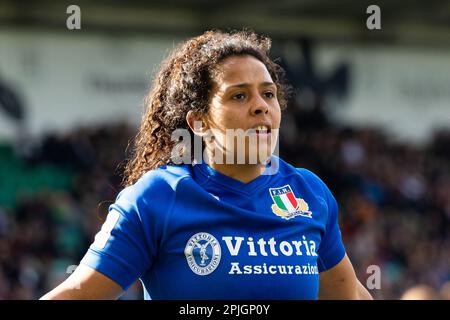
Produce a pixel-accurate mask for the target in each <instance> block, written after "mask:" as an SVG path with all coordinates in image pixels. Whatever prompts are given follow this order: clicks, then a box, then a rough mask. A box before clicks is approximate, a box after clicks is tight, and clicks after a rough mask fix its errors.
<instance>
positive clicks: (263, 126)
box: [249, 124, 271, 134]
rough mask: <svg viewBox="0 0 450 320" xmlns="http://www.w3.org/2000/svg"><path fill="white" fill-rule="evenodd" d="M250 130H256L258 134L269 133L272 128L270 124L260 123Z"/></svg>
mask: <svg viewBox="0 0 450 320" xmlns="http://www.w3.org/2000/svg"><path fill="white" fill-rule="evenodd" d="M249 131H250V132H254V133H256V134H269V133H270V131H271V130H270V126H269V125H266V124H260V125H257V126H254V127H253V128H251V129H250V130H249Z"/></svg>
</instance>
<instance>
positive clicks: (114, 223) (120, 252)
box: [81, 187, 155, 290]
mask: <svg viewBox="0 0 450 320" xmlns="http://www.w3.org/2000/svg"><path fill="white" fill-rule="evenodd" d="M129 188H130V187H129ZM129 188H128V189H124V190H123V191H122V192H121V193H120V194H119V195H118V197H117V199H116V202H115V203H114V204H112V205H111V206H110V208H109V213H108V216H107V218H106V221H105V222H104V224H103V226H102V228H101V230H100V231H99V232H98V233H97V235H96V236H95V240H94V242H93V243H92V244H91V246H90V247H89V249H88V251H87V253H86V254H85V256H84V257H83V259H82V260H81V263H83V264H85V265H87V266H89V267H91V268H93V269H95V270H96V271H98V272H100V273H102V274H104V275H105V276H107V277H108V278H110V279H111V280H113V281H115V282H116V283H117V284H119V285H120V286H121V287H122V288H123V289H124V290H127V289H128V288H129V287H130V286H131V285H132V284H133V283H134V282H135V281H136V280H137V279H138V278H140V277H141V276H142V275H143V274H144V273H145V272H146V270H148V269H149V268H150V266H151V263H152V256H151V253H152V252H155V248H154V246H155V244H154V243H152V241H149V240H148V236H147V235H146V234H145V232H144V223H143V221H142V212H145V211H146V210H145V207H144V206H145V203H144V202H143V201H141V200H140V199H139V197H136V196H135V195H134V194H133V192H132V190H131V189H129Z"/></svg>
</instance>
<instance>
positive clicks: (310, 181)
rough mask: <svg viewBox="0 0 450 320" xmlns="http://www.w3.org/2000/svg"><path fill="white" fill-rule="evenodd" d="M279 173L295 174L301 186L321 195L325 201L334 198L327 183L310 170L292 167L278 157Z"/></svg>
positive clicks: (285, 174)
mask: <svg viewBox="0 0 450 320" xmlns="http://www.w3.org/2000/svg"><path fill="white" fill-rule="evenodd" d="M280 173H281V174H282V175H284V176H295V177H296V178H297V180H298V181H299V182H300V183H301V184H302V185H303V187H305V188H307V189H310V190H311V191H312V192H313V193H314V194H316V195H319V196H321V197H323V198H324V199H326V200H327V201H330V200H332V199H333V198H334V196H333V194H332V192H331V191H330V189H329V188H328V186H327V184H326V183H325V182H324V181H323V180H322V179H321V178H320V177H319V176H318V175H317V174H316V173H314V172H312V171H311V170H308V169H306V168H301V167H294V166H293V165H291V164H289V163H287V162H285V161H283V160H281V159H280Z"/></svg>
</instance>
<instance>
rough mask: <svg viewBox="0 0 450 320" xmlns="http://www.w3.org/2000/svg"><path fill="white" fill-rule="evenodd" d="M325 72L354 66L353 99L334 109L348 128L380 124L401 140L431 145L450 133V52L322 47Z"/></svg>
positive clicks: (321, 67) (320, 60) (342, 102)
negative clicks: (436, 134) (438, 133)
mask: <svg viewBox="0 0 450 320" xmlns="http://www.w3.org/2000/svg"><path fill="white" fill-rule="evenodd" d="M317 53H318V59H317V60H318V65H319V67H320V69H321V71H322V72H323V73H325V74H326V73H327V72H329V70H331V69H332V68H333V66H335V64H336V63H337V62H343V61H346V62H348V63H350V65H351V72H350V74H351V77H350V80H351V82H350V95H349V96H348V97H347V98H346V99H344V100H342V101H340V102H339V103H338V104H335V105H333V106H331V105H330V109H333V110H335V111H336V112H335V113H334V116H335V117H336V118H337V119H339V121H341V122H342V123H348V124H352V125H356V126H367V125H375V126H382V127H384V128H385V129H386V130H388V131H389V132H390V133H391V134H392V136H393V137H395V138H397V139H401V140H413V141H417V142H426V140H427V138H429V137H430V134H431V133H432V132H433V130H434V129H435V128H441V127H445V128H448V129H450V50H444V49H441V50H436V49H432V48H423V47H393V46H390V47H384V46H380V45H367V46H338V45H325V44H323V45H320V46H318V48H317Z"/></svg>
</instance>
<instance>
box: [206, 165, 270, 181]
mask: <svg viewBox="0 0 450 320" xmlns="http://www.w3.org/2000/svg"><path fill="white" fill-rule="evenodd" d="M209 166H210V167H211V168H213V169H214V170H216V171H218V172H220V173H222V174H224V175H226V176H228V177H230V178H233V179H236V180H239V181H240V182H243V183H248V182H250V181H252V180H254V179H256V178H257V177H259V176H260V175H261V174H262V173H263V172H264V170H265V166H264V165H262V164H217V163H214V162H211V163H209Z"/></svg>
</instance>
